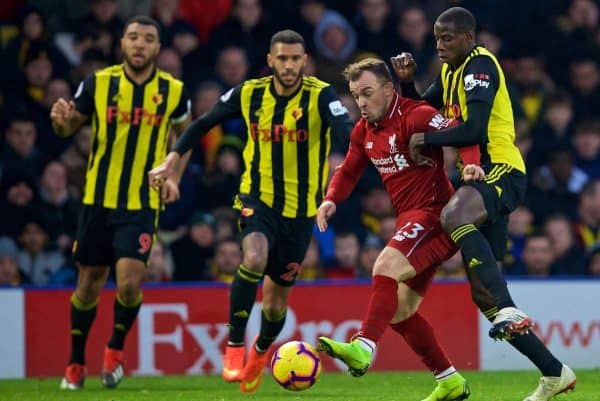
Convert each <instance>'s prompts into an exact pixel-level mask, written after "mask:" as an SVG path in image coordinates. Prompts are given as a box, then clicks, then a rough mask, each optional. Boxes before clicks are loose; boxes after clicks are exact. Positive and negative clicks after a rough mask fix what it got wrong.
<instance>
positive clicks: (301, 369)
mask: <svg viewBox="0 0 600 401" xmlns="http://www.w3.org/2000/svg"><path fill="white" fill-rule="evenodd" d="M271 372H272V373H273V377H274V378H275V381H276V382H277V383H279V385H280V386H281V387H283V388H284V389H286V390H290V391H302V390H306V389H308V388H310V387H312V386H313V384H315V383H316V381H317V379H318V378H319V374H320V373H321V359H320V358H319V354H318V353H317V351H315V349H314V348H313V347H312V346H311V345H310V344H308V343H305V342H302V341H290V342H288V343H285V344H283V345H282V346H281V347H279V349H278V350H277V352H275V354H274V355H273V359H271Z"/></svg>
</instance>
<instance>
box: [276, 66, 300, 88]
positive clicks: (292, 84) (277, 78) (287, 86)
mask: <svg viewBox="0 0 600 401" xmlns="http://www.w3.org/2000/svg"><path fill="white" fill-rule="evenodd" d="M303 75H304V67H302V68H300V70H299V71H298V75H297V76H296V79H294V81H293V82H292V83H291V84H288V83H287V82H285V81H284V80H283V77H282V74H280V73H279V71H277V70H276V69H275V68H273V76H274V77H275V79H276V80H277V82H279V83H280V84H281V86H283V87H284V88H293V87H294V86H296V84H298V81H300V80H301V79H302V76H303Z"/></svg>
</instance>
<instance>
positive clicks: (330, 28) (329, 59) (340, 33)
mask: <svg viewBox="0 0 600 401" xmlns="http://www.w3.org/2000/svg"><path fill="white" fill-rule="evenodd" d="M314 42H315V48H316V51H317V52H316V55H315V63H316V66H317V76H318V77H319V79H322V80H323V81H325V82H329V83H330V84H331V85H332V86H333V87H335V88H345V87H346V83H345V81H344V78H343V76H342V74H340V71H343V70H344V67H345V66H346V65H347V64H348V63H350V62H352V61H353V60H354V59H355V57H356V32H355V31H354V28H353V27H352V25H350V23H349V22H348V21H347V20H346V19H345V18H344V17H343V16H342V15H341V14H338V13H337V12H335V11H326V12H325V14H324V15H323V17H322V18H321V19H320V20H319V22H318V24H317V27H316V29H315V33H314Z"/></svg>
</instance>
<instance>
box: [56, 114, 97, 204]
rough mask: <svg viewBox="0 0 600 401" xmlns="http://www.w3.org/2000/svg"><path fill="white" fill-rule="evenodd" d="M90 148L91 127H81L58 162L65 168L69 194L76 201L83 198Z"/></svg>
mask: <svg viewBox="0 0 600 401" xmlns="http://www.w3.org/2000/svg"><path fill="white" fill-rule="evenodd" d="M91 148H92V127H91V126H89V125H83V126H82V127H81V128H79V131H77V133H76V134H75V136H74V138H73V143H72V144H71V146H69V147H68V148H67V150H66V151H65V152H64V153H63V154H62V155H61V156H60V160H61V161H62V162H63V164H64V165H65V167H66V168H67V184H68V187H69V192H70V193H71V195H72V196H73V197H75V198H77V199H80V198H82V197H83V186H84V184H85V175H86V172H87V164H88V157H89V155H90V149H91Z"/></svg>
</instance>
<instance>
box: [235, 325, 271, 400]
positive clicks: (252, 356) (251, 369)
mask: <svg viewBox="0 0 600 401" xmlns="http://www.w3.org/2000/svg"><path fill="white" fill-rule="evenodd" d="M257 339H258V336H256V337H255V338H254V341H252V346H251V347H250V352H249V353H248V360H247V361H246V364H245V365H244V370H243V371H242V382H241V383H240V390H242V392H244V393H253V392H255V391H256V390H258V388H259V387H260V384H261V383H262V379H263V376H264V373H265V366H266V365H267V360H268V359H269V350H266V351H265V352H258V351H257V350H256V340H257Z"/></svg>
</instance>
